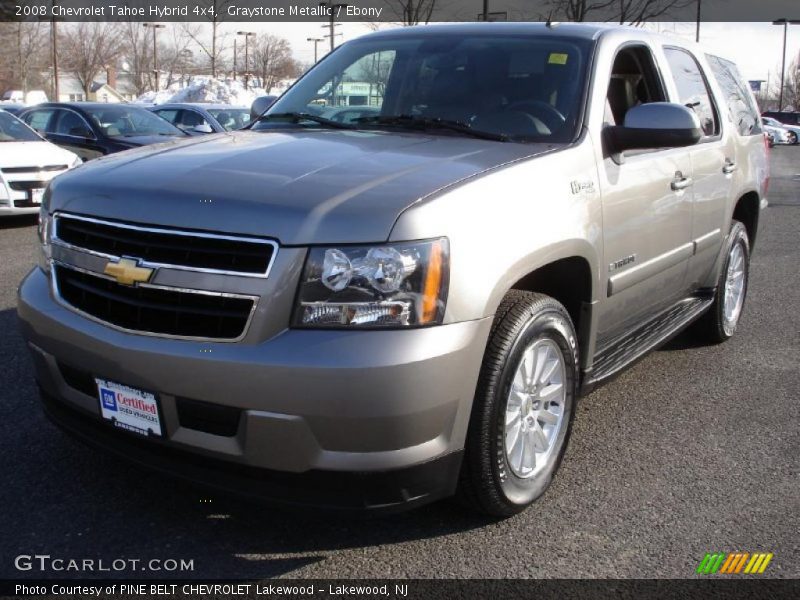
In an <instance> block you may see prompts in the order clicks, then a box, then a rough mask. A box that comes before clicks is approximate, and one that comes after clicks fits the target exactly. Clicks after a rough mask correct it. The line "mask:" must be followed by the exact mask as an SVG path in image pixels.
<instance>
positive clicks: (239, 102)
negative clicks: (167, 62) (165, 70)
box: [136, 77, 266, 106]
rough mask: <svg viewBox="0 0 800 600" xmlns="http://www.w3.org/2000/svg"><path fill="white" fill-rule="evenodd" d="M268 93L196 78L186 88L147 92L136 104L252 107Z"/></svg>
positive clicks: (178, 86)
mask: <svg viewBox="0 0 800 600" xmlns="http://www.w3.org/2000/svg"><path fill="white" fill-rule="evenodd" d="M265 94H266V92H265V91H264V90H263V89H261V88H252V87H251V88H250V89H248V90H245V89H244V82H242V81H233V80H231V79H226V80H223V79H212V78H211V77H196V78H194V79H192V80H191V81H190V82H189V84H188V85H187V86H186V87H181V84H180V83H173V84H172V85H171V86H169V88H167V89H166V90H160V91H158V92H145V93H144V94H142V95H141V96H139V97H138V98H137V99H136V102H142V103H147V104H166V103H167V102H205V103H214V104H230V105H232V106H250V105H251V104H252V103H253V100H255V99H256V98H257V97H259V96H264V95H265Z"/></svg>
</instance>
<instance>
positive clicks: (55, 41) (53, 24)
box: [50, 2, 60, 102]
mask: <svg viewBox="0 0 800 600" xmlns="http://www.w3.org/2000/svg"><path fill="white" fill-rule="evenodd" d="M53 5H54V6H55V2H53ZM54 12H55V11H54ZM50 33H51V34H52V36H53V95H54V96H55V98H54V99H53V101H54V102H58V100H59V97H60V93H59V88H58V31H57V30H56V19H55V17H53V20H52V21H51V22H50Z"/></svg>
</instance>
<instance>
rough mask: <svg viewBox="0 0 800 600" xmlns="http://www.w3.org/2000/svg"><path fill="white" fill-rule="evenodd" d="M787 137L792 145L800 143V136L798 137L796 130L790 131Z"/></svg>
mask: <svg viewBox="0 0 800 600" xmlns="http://www.w3.org/2000/svg"><path fill="white" fill-rule="evenodd" d="M787 137H788V139H789V143H790V144H791V145H792V146H796V145H797V144H798V143H800V138H798V137H797V134H796V133H795V132H794V131H790V132H789V135H788V136H787Z"/></svg>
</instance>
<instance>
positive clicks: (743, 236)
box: [715, 221, 750, 339]
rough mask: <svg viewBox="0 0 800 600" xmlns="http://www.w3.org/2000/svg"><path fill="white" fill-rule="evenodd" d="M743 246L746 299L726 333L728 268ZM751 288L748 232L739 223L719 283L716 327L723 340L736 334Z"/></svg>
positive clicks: (728, 247)
mask: <svg viewBox="0 0 800 600" xmlns="http://www.w3.org/2000/svg"><path fill="white" fill-rule="evenodd" d="M737 244H741V246H742V250H743V251H744V290H743V292H742V293H743V294H744V298H743V299H742V308H741V310H740V311H739V318H738V319H737V321H736V323H735V324H734V326H733V329H732V330H731V331H726V329H725V282H726V280H727V275H728V267H729V266H730V261H731V251H732V250H733V248H734V247H735V246H736V245H737ZM749 287H750V242H749V239H748V237H747V230H746V229H745V227H744V225H742V224H741V223H739V222H738V221H737V222H736V223H735V224H734V227H733V229H732V230H731V235H730V242H729V243H728V246H727V248H726V250H725V262H724V264H723V265H722V272H721V273H720V276H719V283H718V284H717V302H716V307H715V309H716V310H715V316H716V326H717V329H718V331H719V337H720V338H721V339H730V338H732V337H733V336H734V334H735V333H736V330H737V329H738V328H739V323H740V322H741V320H742V315H743V314H744V308H745V305H746V304H747V292H748V288H749Z"/></svg>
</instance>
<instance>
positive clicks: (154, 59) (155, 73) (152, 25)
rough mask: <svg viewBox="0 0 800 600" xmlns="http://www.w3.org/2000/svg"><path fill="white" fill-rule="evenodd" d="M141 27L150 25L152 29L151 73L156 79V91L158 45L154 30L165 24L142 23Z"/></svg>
mask: <svg viewBox="0 0 800 600" xmlns="http://www.w3.org/2000/svg"><path fill="white" fill-rule="evenodd" d="M142 27H150V28H151V29H152V30H153V75H154V76H155V81H156V90H155V91H158V90H159V89H160V86H159V85H158V45H157V43H156V30H158V29H164V28H165V27H166V25H162V24H161V23H142Z"/></svg>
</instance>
